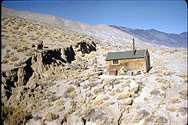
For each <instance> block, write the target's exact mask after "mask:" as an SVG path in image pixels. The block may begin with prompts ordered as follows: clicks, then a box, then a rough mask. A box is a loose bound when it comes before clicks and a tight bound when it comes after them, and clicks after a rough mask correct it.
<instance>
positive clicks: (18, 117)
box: [5, 106, 32, 125]
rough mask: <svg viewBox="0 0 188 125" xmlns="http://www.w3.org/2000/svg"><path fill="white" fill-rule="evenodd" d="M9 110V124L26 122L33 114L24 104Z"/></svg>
mask: <svg viewBox="0 0 188 125" xmlns="http://www.w3.org/2000/svg"><path fill="white" fill-rule="evenodd" d="M11 110H12V111H9V112H8V115H7V118H6V119H5V123H6V124H7V125H21V124H25V123H26V122H27V121H28V120H29V119H31V118H32V114H31V113H30V112H27V111H26V110H24V109H23V107H22V106H17V107H15V108H12V109H11Z"/></svg>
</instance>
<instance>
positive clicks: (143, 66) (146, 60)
mask: <svg viewBox="0 0 188 125" xmlns="http://www.w3.org/2000/svg"><path fill="white" fill-rule="evenodd" d="M106 64H107V72H108V74H109V75H120V74H127V73H131V74H135V73H139V72H144V73H145V72H148V71H149V70H150V55H149V52H148V50H147V49H145V50H136V49H135V47H134V39H133V50H130V51H123V52H109V53H108V54H107V57H106Z"/></svg>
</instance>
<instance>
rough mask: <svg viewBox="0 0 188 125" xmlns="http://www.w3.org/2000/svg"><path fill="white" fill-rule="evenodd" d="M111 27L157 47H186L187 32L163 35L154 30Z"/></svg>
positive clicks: (163, 33)
mask: <svg viewBox="0 0 188 125" xmlns="http://www.w3.org/2000/svg"><path fill="white" fill-rule="evenodd" d="M110 26H111V27H114V28H117V29H119V30H122V31H124V32H126V33H130V34H132V35H134V36H135V37H138V38H140V39H142V40H144V41H147V42H150V43H156V44H159V45H166V46H169V47H184V48H186V47H187V32H183V33H180V34H172V33H165V32H161V31H158V30H155V29H149V30H143V29H131V28H126V27H122V26H114V25H110Z"/></svg>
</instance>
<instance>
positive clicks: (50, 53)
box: [1, 42, 96, 99]
mask: <svg viewBox="0 0 188 125" xmlns="http://www.w3.org/2000/svg"><path fill="white" fill-rule="evenodd" d="M79 46H80V50H81V52H82V53H90V52H91V51H93V50H95V51H96V45H95V43H94V42H92V43H91V44H90V43H86V42H84V43H82V42H81V43H79ZM73 48H76V47H73V46H70V47H66V48H63V49H60V48H59V49H53V50H43V51H40V52H37V53H35V54H34V55H33V56H31V57H30V58H28V59H27V60H26V61H25V62H23V63H22V64H20V65H21V66H18V67H15V68H14V69H11V70H8V71H2V73H1V75H2V83H3V86H2V90H3V92H2V96H3V98H4V97H7V99H8V98H9V97H10V96H11V94H12V88H14V87H18V86H25V85H29V86H30V85H31V84H33V81H37V80H38V79H42V78H45V77H48V76H50V74H47V75H46V74H45V72H46V71H49V70H52V71H53V70H54V67H58V66H59V67H63V66H64V65H65V64H66V63H71V62H72V61H74V60H75V56H76V52H77V51H75V50H74V49H73Z"/></svg>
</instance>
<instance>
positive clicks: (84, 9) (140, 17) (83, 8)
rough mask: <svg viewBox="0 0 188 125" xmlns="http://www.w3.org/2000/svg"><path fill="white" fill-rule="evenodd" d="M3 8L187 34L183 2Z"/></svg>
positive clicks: (35, 0) (102, 1) (14, 4)
mask: <svg viewBox="0 0 188 125" xmlns="http://www.w3.org/2000/svg"><path fill="white" fill-rule="evenodd" d="M3 5H4V6H6V7H9V8H13V9H16V10H26V11H33V12H39V13H44V14H50V15H55V16H61V17H64V18H66V19H71V20H76V21H79V22H83V23H88V24H113V25H119V26H125V27H129V28H141V29H151V28H154V29H157V30H160V31H164V32H169V33H181V32H185V31H187V5H186V2H185V1H184V0H119V1H118V0H95V1H94V0H89V1H86V0H80V1H79V0H67V1H55V0H51V1H50V0H30V1H27V2H26V1H4V2H3Z"/></svg>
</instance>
